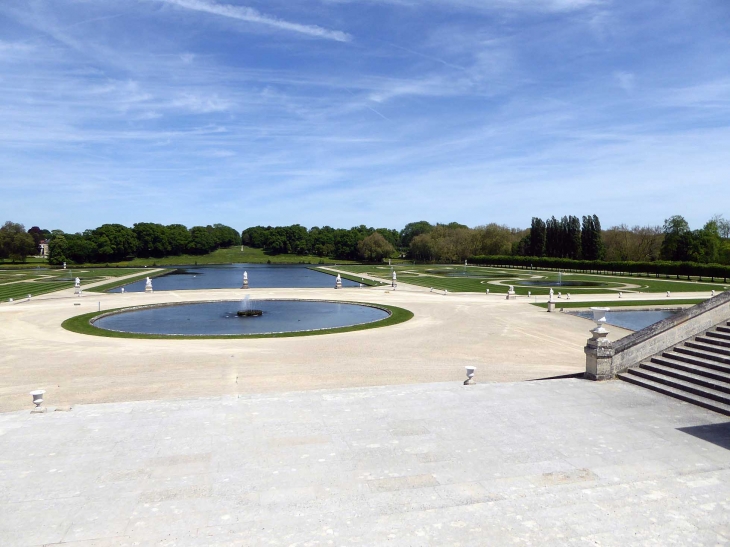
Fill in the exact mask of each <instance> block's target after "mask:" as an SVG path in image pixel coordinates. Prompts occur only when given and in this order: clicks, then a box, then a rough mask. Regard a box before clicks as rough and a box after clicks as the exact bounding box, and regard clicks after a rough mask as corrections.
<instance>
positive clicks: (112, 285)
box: [81, 268, 177, 293]
mask: <svg viewBox="0 0 730 547" xmlns="http://www.w3.org/2000/svg"><path fill="white" fill-rule="evenodd" d="M176 270H177V268H161V271H159V272H154V273H152V274H150V273H149V272H143V273H141V274H139V275H135V276H134V277H128V278H127V279H117V280H116V281H110V282H109V283H106V284H104V285H99V286H97V287H91V288H88V289H84V287H83V285H82V286H81V288H82V289H83V290H85V291H87V292H95V293H105V292H108V291H111V290H113V289H116V288H118V287H125V286H126V285H130V284H132V283H136V282H137V281H142V280H143V279H147V278H148V277H149V278H151V279H154V278H155V277H162V276H163V275H168V274H171V273H173V272H175V271H176Z"/></svg>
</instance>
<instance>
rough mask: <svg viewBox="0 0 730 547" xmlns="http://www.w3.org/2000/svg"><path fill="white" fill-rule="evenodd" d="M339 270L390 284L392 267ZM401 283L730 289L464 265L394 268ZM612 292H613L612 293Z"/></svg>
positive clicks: (498, 288) (577, 290) (498, 289)
mask: <svg viewBox="0 0 730 547" xmlns="http://www.w3.org/2000/svg"><path fill="white" fill-rule="evenodd" d="M337 269H338V270H342V271H346V272H350V273H353V274H363V273H364V274H368V275H371V276H375V277H380V278H381V279H383V280H384V281H386V282H388V281H390V276H391V268H390V267H389V266H385V265H384V266H372V265H343V266H341V267H338V268H337ZM393 269H395V271H396V273H397V275H398V280H400V281H402V282H403V283H409V284H412V285H419V286H421V287H433V288H435V289H439V290H448V291H450V292H485V291H486V290H487V289H489V292H491V293H497V294H500V293H502V294H504V293H506V292H507V290H508V289H509V287H508V286H509V284H510V282H511V283H512V284H513V285H514V287H515V292H516V293H517V294H519V295H527V293H528V292H530V293H531V294H533V295H546V294H549V292H550V288H549V287H539V286H537V287H524V286H519V285H516V284H515V283H517V282H519V281H528V280H529V281H558V279H559V277H560V278H561V279H562V280H563V281H579V282H581V281H584V282H590V283H602V284H604V286H603V287H565V286H563V287H553V290H554V292H556V293H557V292H563V293H572V294H616V292H618V291H623V292H627V293H628V292H643V293H665V292H667V291H670V292H705V293H707V294H708V296H709V293H710V291H712V290H715V291H716V292H720V291H723V290H726V289H728V288H730V285H723V284H720V283H707V282H703V283H700V282H697V281H675V280H669V279H654V278H646V277H628V276H611V275H590V274H570V273H568V274H563V275H562V276H559V275H558V273H557V272H553V271H540V270H533V271H529V270H506V269H503V268H492V267H480V266H468V267H466V268H465V267H464V266H463V265H433V264H419V265H415V266H414V265H407V266H394V268H393ZM429 270H430V271H429ZM448 272H453V273H454V274H461V273H464V272H465V273H466V276H465V277H451V276H448V275H446V274H447V273H448ZM497 280H499V281H501V282H502V283H503V284H502V285H496V284H493V283H492V282H493V281H497ZM626 285H635V286H636V287H635V288H628V289H627V288H624V287H625V286H626ZM612 288H613V290H612Z"/></svg>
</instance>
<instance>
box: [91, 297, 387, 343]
mask: <svg viewBox="0 0 730 547" xmlns="http://www.w3.org/2000/svg"><path fill="white" fill-rule="evenodd" d="M244 305H245V304H244V303H243V302H242V301H226V302H196V303H189V304H176V305H173V306H163V307H154V308H145V309H141V310H133V311H128V312H122V313H118V314H115V315H109V316H106V317H102V318H101V319H98V320H96V321H95V322H94V326H96V327H99V328H102V329H108V330H116V331H122V332H133V333H138V334H178V335H221V334H225V335H235V334H238V335H241V334H267V333H273V332H300V331H305V330H316V329H331V328H337V327H349V326H353V325H360V324H363V323H371V322H373V321H378V320H380V319H385V318H386V317H388V315H389V314H388V312H387V311H385V310H383V309H380V308H374V307H370V306H362V305H358V304H343V303H340V302H322V301H303V300H250V301H249V302H248V307H250V308H254V309H260V310H263V312H264V314H263V315H262V316H260V317H238V316H237V315H236V312H237V311H238V310H240V309H243V308H244Z"/></svg>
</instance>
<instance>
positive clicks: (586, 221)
mask: <svg viewBox="0 0 730 547" xmlns="http://www.w3.org/2000/svg"><path fill="white" fill-rule="evenodd" d="M580 240H581V252H582V255H583V259H584V260H601V258H603V240H602V238H601V222H600V221H599V220H598V216H597V215H591V216H584V217H583V225H582V229H581V234H580Z"/></svg>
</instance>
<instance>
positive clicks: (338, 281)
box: [335, 274, 342, 289]
mask: <svg viewBox="0 0 730 547" xmlns="http://www.w3.org/2000/svg"><path fill="white" fill-rule="evenodd" d="M341 288H342V276H340V274H337V279H335V289H341Z"/></svg>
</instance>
